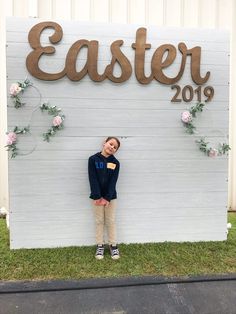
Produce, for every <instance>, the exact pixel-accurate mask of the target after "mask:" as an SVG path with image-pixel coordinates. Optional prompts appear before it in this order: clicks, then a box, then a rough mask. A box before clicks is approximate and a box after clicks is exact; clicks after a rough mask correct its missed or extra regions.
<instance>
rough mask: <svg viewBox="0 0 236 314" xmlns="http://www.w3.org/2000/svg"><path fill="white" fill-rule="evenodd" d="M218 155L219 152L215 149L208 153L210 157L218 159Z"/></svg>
mask: <svg viewBox="0 0 236 314" xmlns="http://www.w3.org/2000/svg"><path fill="white" fill-rule="evenodd" d="M217 155H218V150H217V149H215V148H211V149H210V150H209V152H208V156H209V157H216V156H217Z"/></svg>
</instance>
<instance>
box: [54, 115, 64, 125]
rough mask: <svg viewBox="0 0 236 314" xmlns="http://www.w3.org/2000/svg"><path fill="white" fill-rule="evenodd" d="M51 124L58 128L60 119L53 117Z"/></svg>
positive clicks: (60, 122)
mask: <svg viewBox="0 0 236 314" xmlns="http://www.w3.org/2000/svg"><path fill="white" fill-rule="evenodd" d="M52 124H53V125H54V126H59V125H61V124H62V118H61V117H60V116H56V117H54V119H53V121H52Z"/></svg>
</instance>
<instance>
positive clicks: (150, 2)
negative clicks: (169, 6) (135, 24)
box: [146, 0, 164, 26]
mask: <svg viewBox="0 0 236 314" xmlns="http://www.w3.org/2000/svg"><path fill="white" fill-rule="evenodd" d="M146 6H147V7H146V13H147V21H146V22H147V24H151V25H158V26H161V25H163V24H164V0H147V1H146Z"/></svg>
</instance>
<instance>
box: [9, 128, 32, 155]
mask: <svg viewBox="0 0 236 314" xmlns="http://www.w3.org/2000/svg"><path fill="white" fill-rule="evenodd" d="M29 132H30V127H29V126H26V127H23V128H19V127H18V126H15V128H14V130H13V131H10V132H7V143H6V144H7V145H6V146H5V147H7V151H11V158H15V157H16V156H17V155H18V148H17V147H16V144H17V141H18V136H17V135H19V134H26V133H29Z"/></svg>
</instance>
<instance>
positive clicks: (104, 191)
mask: <svg viewBox="0 0 236 314" xmlns="http://www.w3.org/2000/svg"><path fill="white" fill-rule="evenodd" d="M119 170H120V163H119V161H118V160H117V159H116V158H115V157H114V156H113V155H111V156H109V157H107V158H106V157H104V156H103V155H102V154H101V153H97V154H95V155H93V156H90V157H89V160H88V174H89V183H90V189H91V194H90V198H92V199H94V200H98V199H100V198H101V197H103V198H104V199H106V200H107V201H109V202H110V200H113V199H115V198H117V193H116V182H117V179H118V175H119Z"/></svg>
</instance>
